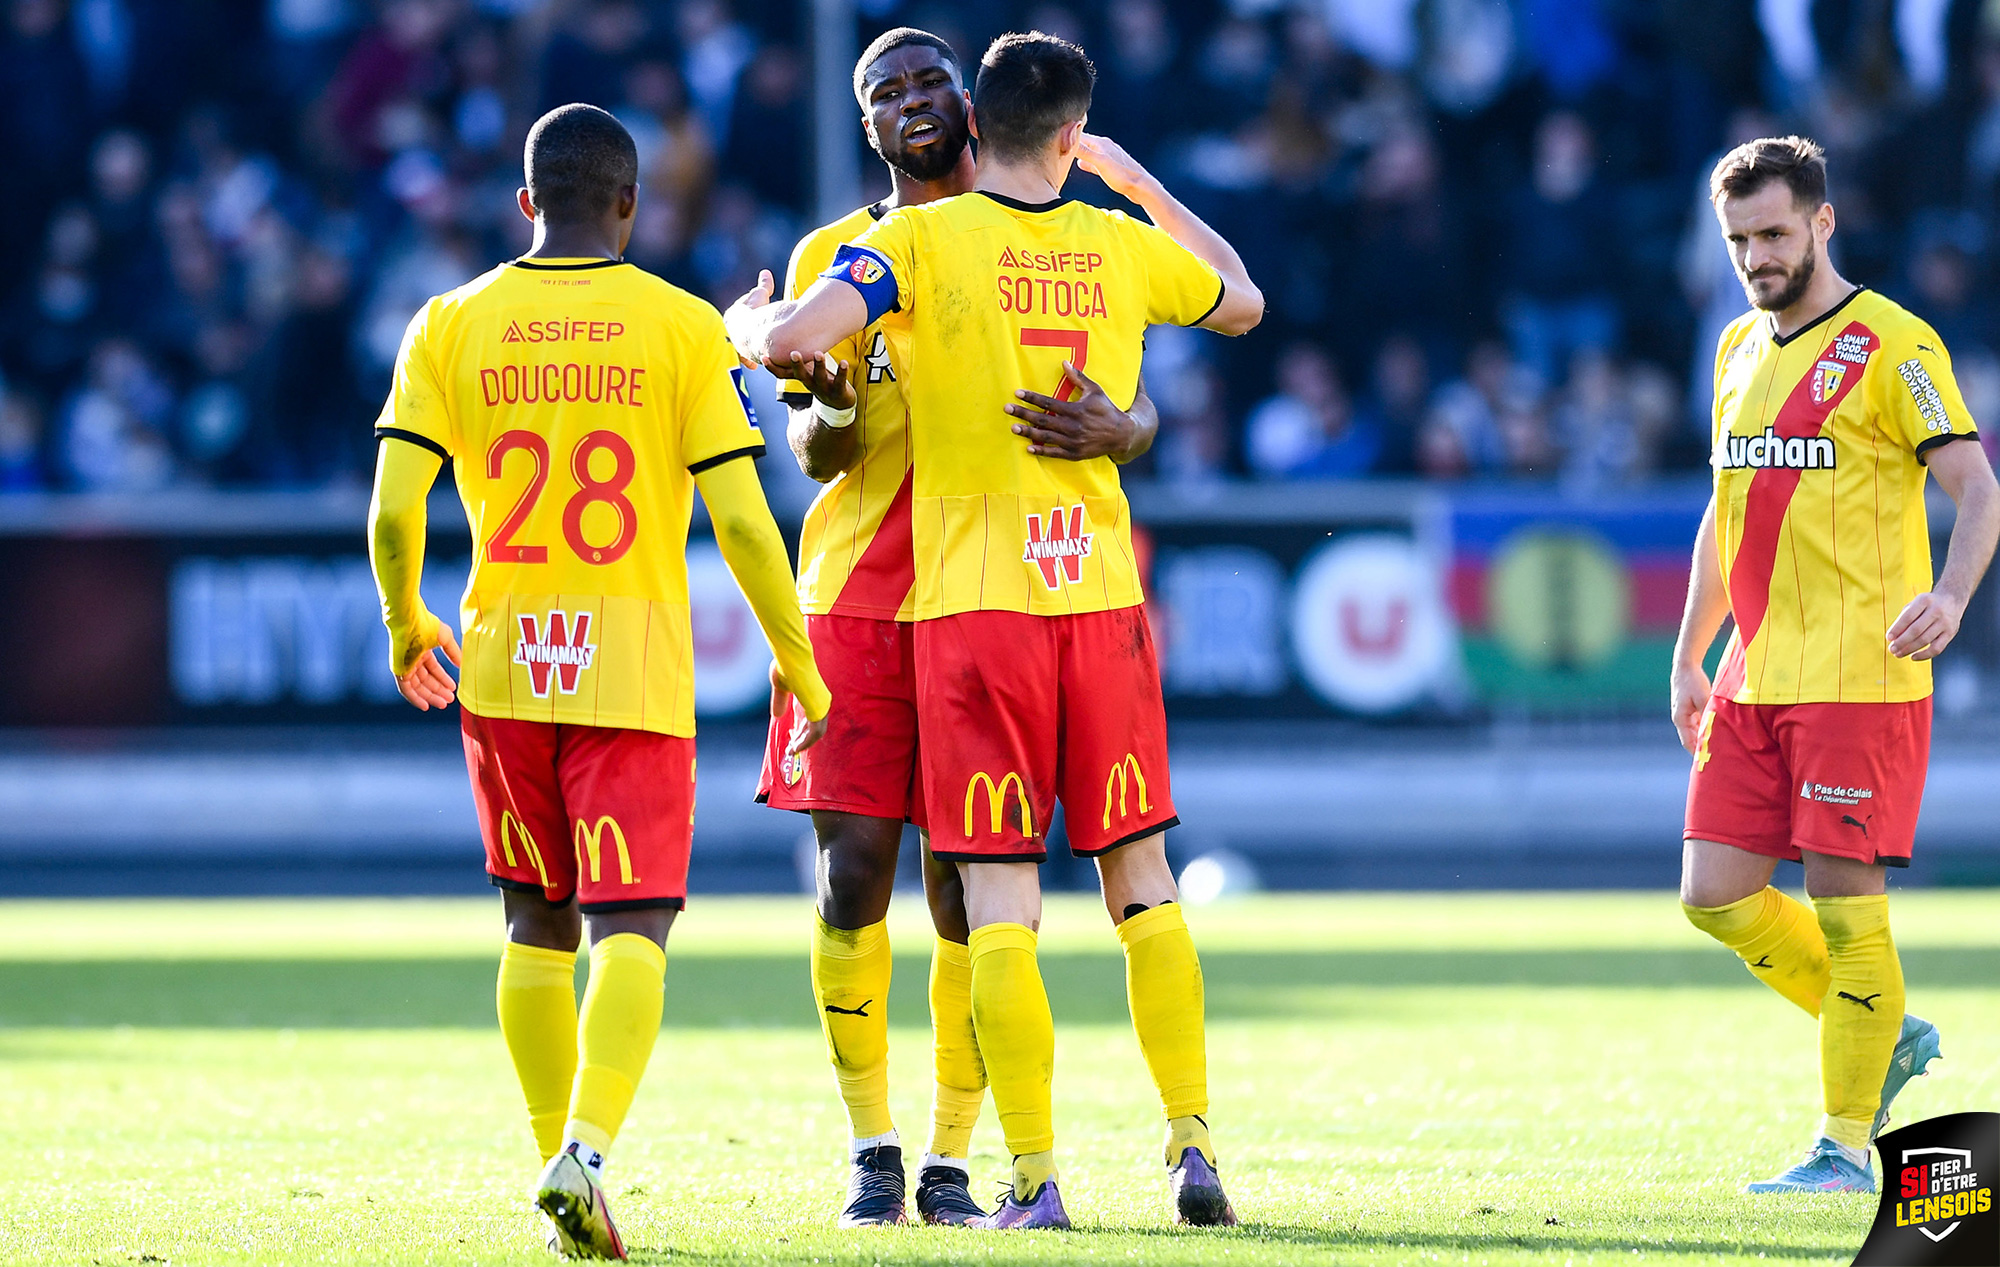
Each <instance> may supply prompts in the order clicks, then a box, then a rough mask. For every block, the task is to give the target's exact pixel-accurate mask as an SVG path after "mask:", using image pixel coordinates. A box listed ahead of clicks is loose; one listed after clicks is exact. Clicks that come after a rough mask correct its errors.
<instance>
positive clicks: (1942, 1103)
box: [0, 892, 2000, 1267]
mask: <svg viewBox="0 0 2000 1267" xmlns="http://www.w3.org/2000/svg"><path fill="white" fill-rule="evenodd" d="M498 905H499V904H498V902H497V901H493V900H480V901H368V902H360V901H354V902H349V901H339V902H334V901H245V902H235V901H216V902H73V903H69V902H66V903H54V902H51V903H0V1156H4V1158H5V1161H4V1163H0V1231H4V1235H0V1261H4V1262H10V1263H13V1262H19V1263H102V1264H106V1265H107V1267H108V1265H110V1264H124V1263H144V1262H151V1261H161V1260H165V1261H168V1262H171V1263H190V1264H192V1263H234V1262H284V1263H321V1262H337V1263H439V1264H444V1263H538V1262H546V1261H548V1256H547V1254H546V1251H544V1250H543V1249H542V1247H541V1246H542V1233H541V1232H540V1230H539V1228H538V1224H537V1220H536V1218H535V1217H534V1216H533V1214H532V1212H531V1211H530V1209H529V1207H528V1203H527V1192H526V1189H527V1187H528V1185H529V1184H530V1183H531V1182H532V1181H533V1179H534V1176H535V1173H536V1166H535V1158H534V1156H533V1155H532V1148H531V1145H530V1144H529V1140H528V1134H527V1126H526V1122H525V1118H524V1114H523V1113H522V1111H521V1109H520V1106H519V1092H518V1090H517V1088H516V1087H515V1085H514V1083H513V1074H512V1071H511V1069H510V1067H509V1066H508V1063H507V1059H506V1055H505V1053H504V1052H503V1050H502V1048H501V1043H500V1037H499V1034H498V1031H497V1030H496V1029H495V1027H494V1024H493V1012H492V987H493V968H494V959H495V955H496V953H497V939H498V936H499V932H498V923H499V919H498ZM1896 915H1897V931H1898V939H1899V941H1900V943H1901V945H1902V947H1903V951H1904V963H1905V966H1906V969H1907V972H1908V977H1909V993H1910V1003H1911V1006H1912V1008H1913V1009H1914V1010H1916V1011H1918V1012H1920V1013H1922V1014H1923V1015H1926V1016H1929V1017H1930V1018H1932V1019H1933V1020H1935V1021H1937V1022H1938V1024H1939V1025H1940V1026H1941V1027H1942V1030H1943V1034H1944V1052H1945V1057H1946V1059H1945V1061H1944V1062H1943V1063H1942V1064H1941V1065H1940V1066H1937V1067H1936V1068H1937V1072H1935V1073H1934V1074H1933V1076H1931V1077H1930V1078H1927V1079H1922V1080H1919V1081H1917V1082H1914V1083H1912V1084H1911V1086H1910V1089H1909V1090H1908V1091H1907V1092H1906V1093H1905V1098H1904V1100H1903V1102H1902V1103H1900V1104H1899V1105H1898V1110H1899V1111H1898V1113H1897V1117H1898V1119H1899V1120H1902V1121H1910V1120H1914V1119H1915V1118H1918V1117H1927V1116H1931V1115H1934V1114H1938V1113H1945V1112H1952V1111H1957V1110H1963V1109H1994V1108H2000V893H1986V892H1918V893H1909V894H1903V895H1899V896H1898V898H1897V899H1896ZM892 919H893V923H894V935H895V944H896V945H897V947H898V950H899V954H898V960H897V976H896V987H895V992H894V999H893V1002H892V1006H891V1009H890V1016H891V1020H892V1024H893V1025H894V1027H895V1029H894V1035H893V1055H892V1060H893V1062H894V1064H893V1082H892V1088H893V1093H894V1096H895V1100H894V1105H895V1109H896V1113H897V1116H898V1121H899V1124H900V1126H901V1128H902V1130H903V1133H904V1138H905V1140H906V1141H907V1146H908V1148H909V1151H910V1154H911V1156H912V1157H913V1158H914V1155H915V1153H917V1152H918V1151H920V1150H921V1145H922V1137H923V1134H924V1129H925V1123H926V1109H927V1097H928V1070H929V1053H928V1031H927V1029H926V1028H925V1017H924V977H925V971H926V964H927V962H928V954H929V941H928V937H927V934H926V932H925V929H924V926H923V922H922V912H921V909H920V908H919V907H917V906H915V905H905V904H903V903H900V902H899V904H898V907H897V910H896V912H895V914H894V916H893V917H892ZM1190 923H1191V924H1192V925H1193V927H1194V930H1195V935H1196V938H1197V940H1198V941H1199V942H1200V943H1201V947H1202V951H1203V961H1204V965H1205V969H1206V974H1207V980H1208V1004H1209V1031H1208V1032H1209V1050H1210V1083H1211V1087H1212V1090H1213V1095H1214V1102H1215V1103H1214V1109H1213V1113H1212V1117H1213V1124H1214V1127H1215V1131H1216V1140H1217V1142H1218V1145H1219V1147H1220V1149H1221V1150H1222V1162H1223V1177H1224V1178H1225V1180H1226V1181H1227V1182H1228V1184H1229V1188H1230V1192H1231V1194H1232V1196H1233V1197H1234V1200H1235V1203H1236V1208H1237V1210H1238V1212H1239V1213H1240V1214H1241V1215H1242V1217H1243V1220H1244V1226H1243V1227H1242V1228H1240V1229H1237V1230H1235V1231H1226V1232H1225V1231H1198V1232H1194V1231H1184V1230H1176V1229H1174V1228H1172V1227H1170V1226H1169V1224H1168V1222H1167V1218H1166V1212H1165V1208H1164V1207H1165V1185H1164V1182H1163V1179H1162V1176H1161V1173H1160V1163H1159V1160H1158V1154H1157V1151H1156V1150H1157V1148H1158V1141H1159V1130H1160V1128H1159V1123H1158V1107H1157V1101H1156V1100H1155V1099H1154V1096H1153V1092H1152V1089H1151V1086H1150V1084H1149V1083H1148V1081H1147V1079H1146V1074H1145V1070H1144V1067H1143V1066H1142V1065H1141V1063H1140V1060H1139V1053H1138V1049H1137V1046H1136V1044H1135V1043H1134V1041H1133V1038H1132V1034H1131V1029H1130V1025H1129V1023H1128V1020H1127V1017H1126V1014H1125V1002H1124V984H1123V976H1122V966H1121V961H1120V959H1119V956H1118V952H1117V946H1116V942H1115V941H1114V939H1113V937H1112V935H1111V932H1110V929H1109V927H1108V924H1107V922H1106V921H1105V919H1104V916H1103V912H1102V910H1101V909H1100V908H1098V907H1097V906H1096V905H1095V904H1094V903H1093V902H1090V901H1087V900H1084V899H1081V898H1073V897H1063V898H1059V899H1055V900H1052V901H1051V902H1050V903H1049V907H1048V912H1047V916H1046V918H1045V921H1044V941H1043V943H1042V945H1043V959H1042V963H1043V969H1044V971H1045V973H1046V974H1047V977H1048V983H1049V993H1050V996H1051V998H1052V1000H1053V1003H1054V1007H1055V1011H1056V1020H1057V1033H1058V1040H1057V1074H1056V1116H1057V1129H1058V1131H1059V1148H1060V1154H1061V1158H1062V1162H1063V1168H1064V1196H1065V1198H1066V1200H1067V1202H1068V1204H1069V1208H1070V1211H1071V1214H1072V1216H1073V1217H1074V1218H1075V1219H1076V1220H1077V1230H1076V1231H1075V1232H1072V1233H1067V1234H1055V1233H1030V1234H1011V1235H989V1234H978V1233H969V1232H964V1231H958V1230H950V1229H928V1228H921V1227H912V1228H904V1229H882V1230H872V1231H866V1232H838V1231H835V1230H834V1229H833V1228H832V1227H831V1221H832V1217H833V1214H834V1212H835V1207H836V1205H837V1200H838V1196H839V1192H840V1185H841V1181H842V1174H843V1161H844V1155H843V1141H844V1136H845V1131H844V1125H845V1123H844V1118H843V1116H842V1114H841V1111H840V1107H839V1103H838V1101H837V1099H836V1097H835V1095H834V1091H833V1083H832V1078H831V1075H830V1074H829V1073H828V1071H827V1068H826V1063H825V1056H824V1053H823V1049H822V1047H821V1044H820V1039H819V1034H818V1030H817V1027H816V1021H815V1016H814V1012H813V1009H812V1005H811V1002H810V1000H809V997H808V994H807V988H806V964H805V947H806V939H807V927H808V924H809V915H808V906H807V903H806V901H805V900H804V899H800V898H788V899H699V900H697V901H696V903H695V905H694V907H693V909H691V910H690V911H688V912H687V914H686V915H684V916H683V917H682V921H681V925H680V927H679V928H678V929H676V931H675V935H674V943H673V945H672V946H671V947H670V948H669V967H668V977H667V1017H666V1026H665V1030H664V1032H663V1033H662V1035H661V1038H660V1043H659V1046H658V1048H657V1050H656V1051H655V1054H654V1056H653V1064H652V1069H651V1072H650V1074H649V1075H648V1077H647V1080H646V1083H645V1085H644V1086H643V1087H642V1088H641V1090H640V1093H639V1098H638V1102H637V1103H636V1105H635V1106H634V1109H633V1113H632V1117H631V1119H630V1121H629V1122H628V1123H627V1125H626V1128H625V1133H624V1137H623V1138H622V1139H621V1140H620V1141H619V1144H618V1148H617V1150H616V1152H615V1153H614V1154H613V1158H612V1170H611V1179H612V1191H613V1193H614V1203H615V1208H616V1209H617V1211H618V1213H619V1215H620V1220H621V1223H622V1224H623V1227H624V1231H625V1235H626V1239H627V1241H628V1242H629V1243H630V1244H631V1245H632V1246H634V1248H635V1253H634V1258H635V1260H637V1261H640V1262H654V1263H666V1262H689V1263H693V1262H724V1263H827V1264H860V1265H872V1264H877V1263H880V1264H899V1263H961V1262H963V1263H978V1264H1012V1263H1030V1262H1034V1263H1043V1262H1048V1263H1055V1262H1061V1263H1078V1262H1088V1263H1105V1264H1127V1263H1130V1264H1145V1263H1205V1264H1227V1265H1228V1267H1239V1265H1255V1264H1300V1263H1358V1264H1376V1263H1430V1262H1442V1263H1478V1264H1529V1263H1533V1264H1556V1265H1557V1267H1568V1265H1570V1264H1590V1263H1613V1262H1616V1263H1621V1264H1623V1263H1633V1262H1654V1263H1677V1264H1681V1263H1685V1264H1693V1263H1715V1262H1729V1263H1736V1262H1745V1263H1747V1262H1753V1261H1769V1260H1773V1259H1783V1260H1795V1261H1815V1262H1846V1261H1847V1260H1848V1259H1849V1258H1850V1257H1851V1256H1852V1254H1853V1252H1854V1250H1855V1248H1856V1246H1857V1245H1858V1243H1859V1241H1860V1238H1861V1234H1862V1232H1863V1229H1865V1227H1866V1226H1867V1224H1868V1222H1869V1220H1870V1219H1871V1217H1872V1215H1873V1210H1874V1203H1873V1201H1872V1199H1870V1198H1857V1197H1835V1198H1768V1197H1767V1198H1754V1199H1753V1198H1751V1197H1747V1196H1744V1195H1742V1194H1741V1193H1740V1188H1741V1185H1742V1184H1743V1182H1744V1181H1745V1180H1746V1179H1750V1178H1755V1177H1761V1176H1763V1175H1766V1174H1768V1173H1770V1172H1772V1171H1774V1170H1775V1169H1777V1168H1779V1167H1780V1166H1782V1165H1784V1164H1788V1163H1789V1162H1790V1161H1791V1160H1793V1159H1794V1158H1795V1156H1796V1154H1797V1152H1798V1151H1799V1150H1800V1149H1801V1148H1802V1146H1803V1145H1804V1144H1805V1143H1806V1142H1808V1136H1809V1134H1810V1132H1811V1130H1812V1128H1813V1126H1814V1125H1815V1124H1816V1122H1817V1115H1818V1108H1817V1100H1818V1091H1817V1085H1816V1079H1815V1075H1814V1063H1813V1050H1814V1046H1813V1044H1814V1034H1813V1028H1812V1026H1811V1024H1810V1022H1809V1021H1808V1020H1807V1018H1806V1017H1805V1016H1804V1015H1802V1014H1800V1013H1799V1012H1797V1011H1796V1010H1794V1009H1792V1008H1791V1007H1790V1006H1789V1005H1787V1004H1785V1003H1783V1002H1782V1001H1781V1000H1779V999H1778V998H1777V997H1776V996H1774V995H1772V994H1770V993H1768V992H1767V991H1765V990H1763V989H1761V988H1759V987H1758V986H1757V985H1756V984H1755V983H1754V982H1753V981H1751V980H1750V978H1749V976H1748V974H1746V973H1745V972H1743V970H1742V968H1741V967H1740V966H1739V965H1738V964H1737V963H1736V961H1735V959H1734V958H1732V957H1731V956H1730V955H1729V954H1728V953H1727V952H1725V951H1723V950H1721V949H1720V948H1718V947H1715V946H1714V945H1712V944H1710V943H1708V942H1707V941H1706V940H1705V939H1703V938H1702V937H1701V936H1700V935H1698V934H1697V933H1695V932H1694V931H1693V930H1692V929H1690V928H1688V927H1687V926H1686V924H1685V923H1684V922H1683V921H1682V919H1681V917H1680V913H1679V910H1678V909H1677V907H1676V905H1675V903H1674V900H1673V898H1672V896H1671V895H1669V894H1665V893H1661V894H1646V895H1631V894H1619V895H1533V896H1497V895H1467V896H1458V895H1444V896H1384V895H1346V896H1338V897H1307V896H1299V897H1265V898H1255V899H1248V900H1244V901H1241V902H1237V903H1233V904H1231V903H1225V904H1220V905H1216V906H1212V907H1207V908H1200V909H1196V910H1194V911H1192V912H1191V914H1190ZM1004 1163H1005V1159H1004V1157H1003V1156H1002V1152H1001V1142H1000V1139H999V1134H998V1130H997V1128H996V1126H995V1125H994V1120H993V1117H992V1110H991V1107H990V1101H989V1107H988V1109H987V1112H986V1117H985V1118H984V1119H983V1120H982V1121H981V1124H980V1128H979V1132H978V1134H977V1136H976V1137H975V1156H974V1159H973V1166H974V1174H975V1178H976V1183H975V1191H976V1192H977V1193H978V1194H979V1195H981V1196H982V1197H984V1196H986V1195H988V1194H989V1193H990V1192H991V1191H992V1189H993V1187H994V1186H995V1184H996V1182H997V1181H998V1180H999V1179H1000V1178H1001V1176H1002V1175H1003V1174H1004V1170H1005V1165H1004Z"/></svg>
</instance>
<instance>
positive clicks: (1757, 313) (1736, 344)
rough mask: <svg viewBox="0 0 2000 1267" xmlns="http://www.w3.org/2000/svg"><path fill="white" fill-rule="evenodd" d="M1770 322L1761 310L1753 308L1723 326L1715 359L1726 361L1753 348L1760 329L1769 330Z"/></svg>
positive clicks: (1716, 347)
mask: <svg viewBox="0 0 2000 1267" xmlns="http://www.w3.org/2000/svg"><path fill="white" fill-rule="evenodd" d="M1769 328H1770V325H1769V323H1768V322H1767V321H1766V320H1765V319H1764V314H1763V312H1762V311H1761V310H1759V309H1756V308H1752V309H1750V310H1749V311H1748V312H1746V313H1744V314H1743V315H1742V316H1740V317H1738V318H1736V320H1734V321H1732V322H1730V323H1729V324H1728V325H1726V326H1724V327H1722V334H1721V335H1720V336H1719V337H1717V339H1716V340H1715V359H1716V360H1717V361H1724V360H1728V359H1730V358H1733V357H1735V356H1738V355H1741V354H1744V353H1747V352H1749V351H1751V350H1752V347H1753V345H1754V344H1755V342H1756V339H1757V334H1758V332H1759V331H1762V330H1768V329H1769Z"/></svg>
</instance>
